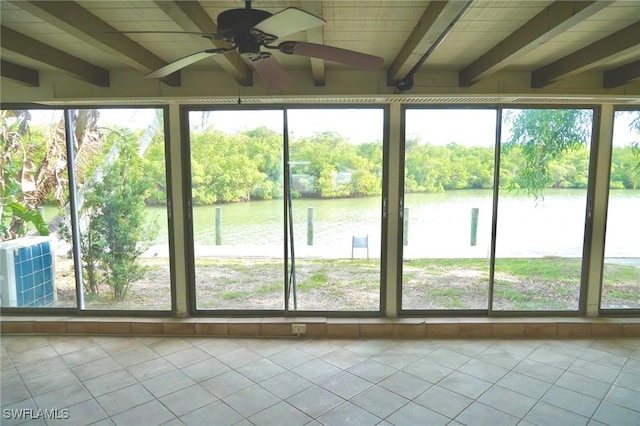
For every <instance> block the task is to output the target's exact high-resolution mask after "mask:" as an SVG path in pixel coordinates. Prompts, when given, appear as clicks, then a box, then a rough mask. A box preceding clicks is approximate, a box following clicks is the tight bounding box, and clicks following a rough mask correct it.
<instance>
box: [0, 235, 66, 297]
mask: <svg viewBox="0 0 640 426" xmlns="http://www.w3.org/2000/svg"><path fill="white" fill-rule="evenodd" d="M0 300H1V302H0V306H2V307H8V306H20V307H37V306H47V305H51V304H52V303H54V302H55V301H56V288H55V283H54V264H53V253H52V250H51V243H50V241H49V238H48V237H24V238H18V239H16V240H10V241H5V242H3V243H0Z"/></svg>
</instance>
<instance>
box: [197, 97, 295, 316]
mask: <svg viewBox="0 0 640 426" xmlns="http://www.w3.org/2000/svg"><path fill="white" fill-rule="evenodd" d="M282 120H283V115H282V111H246V110H243V111H191V112H190V113H189V126H190V146H191V192H192V199H193V240H194V253H195V281H196V283H195V284H196V306H197V308H198V309H211V310H241V309H242V310H265V309H269V310H275V309H283V307H284V297H283V294H284V202H283V178H282V176H283V166H282V159H283V143H282Z"/></svg>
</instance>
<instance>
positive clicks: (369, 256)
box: [287, 108, 384, 311]
mask: <svg viewBox="0 0 640 426" xmlns="http://www.w3.org/2000/svg"><path fill="white" fill-rule="evenodd" d="M287 118H288V128H289V139H288V142H289V150H288V153H289V158H288V167H289V173H290V174H289V182H290V192H289V195H290V196H291V210H290V215H291V222H290V228H289V230H288V231H289V234H288V235H289V247H290V259H289V289H290V291H289V292H288V296H289V299H288V307H289V309H291V310H303V311H378V310H379V309H380V259H381V256H380V255H381V247H380V241H381V229H382V177H383V144H382V140H383V124H384V110H382V109H380V108H373V109H372V108H369V109H289V110H287Z"/></svg>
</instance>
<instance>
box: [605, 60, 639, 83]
mask: <svg viewBox="0 0 640 426" xmlns="http://www.w3.org/2000/svg"><path fill="white" fill-rule="evenodd" d="M639 78H640V60H637V61H633V62H631V63H629V64H625V65H622V66H620V67H618V68H614V69H612V70H609V71H605V73H604V75H603V76H602V85H603V86H604V87H605V88H607V89H611V88H612V87H618V86H622V85H623V84H626V83H629V82H630V81H632V80H636V79H639Z"/></svg>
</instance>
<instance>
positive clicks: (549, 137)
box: [493, 109, 592, 311]
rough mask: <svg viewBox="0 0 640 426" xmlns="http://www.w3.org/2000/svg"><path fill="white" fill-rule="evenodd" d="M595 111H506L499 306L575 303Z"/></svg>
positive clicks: (550, 306) (496, 287)
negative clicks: (593, 113) (593, 114)
mask: <svg viewBox="0 0 640 426" xmlns="http://www.w3.org/2000/svg"><path fill="white" fill-rule="evenodd" d="M591 122H592V112H591V111H590V110H577V109H562V110H561V109H532V110H505V112H504V119H503V132H502V135H503V137H502V139H503V140H502V142H501V156H500V197H499V200H498V223H497V225H498V227H497V237H496V260H495V276H494V300H493V309H494V310H516V311H518V310H532V311H533V310H577V309H578V304H579V296H580V277H581V268H582V250H583V239H584V228H585V226H584V221H585V209H586V199H587V189H586V188H587V181H588V173H589V142H590V140H591Z"/></svg>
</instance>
